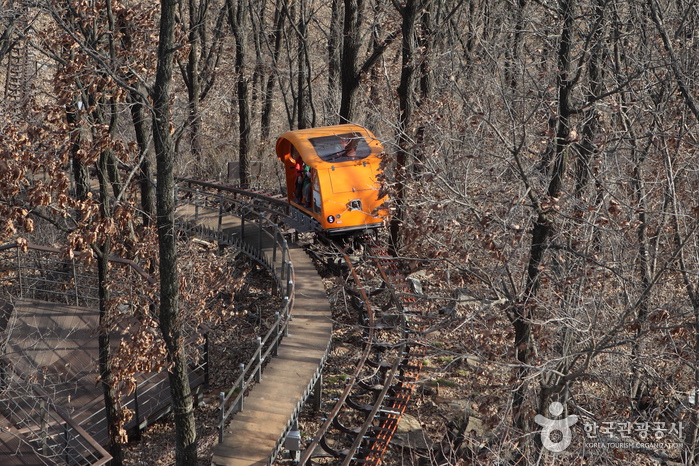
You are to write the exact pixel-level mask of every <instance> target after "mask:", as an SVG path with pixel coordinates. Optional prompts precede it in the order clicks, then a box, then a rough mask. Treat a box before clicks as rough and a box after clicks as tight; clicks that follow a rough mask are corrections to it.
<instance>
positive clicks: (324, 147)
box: [277, 124, 383, 169]
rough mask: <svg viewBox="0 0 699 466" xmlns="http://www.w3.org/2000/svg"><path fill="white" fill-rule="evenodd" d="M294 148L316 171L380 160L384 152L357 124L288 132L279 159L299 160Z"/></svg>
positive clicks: (280, 142)
mask: <svg viewBox="0 0 699 466" xmlns="http://www.w3.org/2000/svg"><path fill="white" fill-rule="evenodd" d="M292 145H293V147H294V149H296V150H297V151H298V152H299V154H300V156H301V159H302V160H303V162H304V163H306V165H309V166H311V167H313V168H316V169H318V168H325V166H326V165H331V164H332V165H337V164H341V163H343V162H356V161H359V160H364V159H367V158H374V157H378V155H379V154H380V153H381V152H383V146H382V145H381V143H380V142H379V140H378V139H376V137H374V135H373V134H372V133H371V132H370V131H369V130H367V129H365V128H362V127H361V126H358V125H353V124H345V125H336V126H325V127H320V128H309V129H300V130H295V131H287V132H286V133H284V134H282V135H281V136H280V137H279V139H278V140H277V157H279V159H281V160H284V159H285V158H286V157H287V156H288V157H290V158H291V159H293V160H295V159H296V157H295V154H292V149H291V147H292Z"/></svg>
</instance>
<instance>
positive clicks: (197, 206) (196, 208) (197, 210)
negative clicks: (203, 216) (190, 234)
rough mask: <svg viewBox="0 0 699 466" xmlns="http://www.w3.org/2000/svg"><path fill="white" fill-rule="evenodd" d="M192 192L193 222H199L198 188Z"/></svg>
mask: <svg viewBox="0 0 699 466" xmlns="http://www.w3.org/2000/svg"><path fill="white" fill-rule="evenodd" d="M194 192H195V194H194V222H195V223H199V189H196V190H195V191H194Z"/></svg>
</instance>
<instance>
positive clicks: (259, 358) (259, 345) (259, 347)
mask: <svg viewBox="0 0 699 466" xmlns="http://www.w3.org/2000/svg"><path fill="white" fill-rule="evenodd" d="M255 372H257V375H256V379H257V383H260V382H262V338H260V337H257V368H256V371H255Z"/></svg>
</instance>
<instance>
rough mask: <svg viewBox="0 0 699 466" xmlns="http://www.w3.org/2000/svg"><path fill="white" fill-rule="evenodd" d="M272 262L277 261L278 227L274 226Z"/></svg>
mask: <svg viewBox="0 0 699 466" xmlns="http://www.w3.org/2000/svg"><path fill="white" fill-rule="evenodd" d="M272 243H273V244H272V264H274V263H275V262H276V261H277V227H276V226H275V227H274V240H273V241H272Z"/></svg>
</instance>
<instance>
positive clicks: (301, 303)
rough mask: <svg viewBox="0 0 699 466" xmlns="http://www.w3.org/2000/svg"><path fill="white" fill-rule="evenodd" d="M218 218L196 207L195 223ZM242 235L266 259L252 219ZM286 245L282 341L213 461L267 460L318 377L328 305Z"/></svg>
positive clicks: (308, 265) (267, 245) (233, 225)
mask: <svg viewBox="0 0 699 466" xmlns="http://www.w3.org/2000/svg"><path fill="white" fill-rule="evenodd" d="M179 215H180V217H181V218H183V219H186V220H194V207H192V206H183V207H182V208H181V209H180V210H179ZM218 222H219V219H218V211H214V210H213V209H202V208H200V209H199V215H198V219H197V223H199V224H204V225H206V226H208V227H210V228H214V229H215V228H218ZM221 222H222V225H221V228H222V229H223V230H224V231H225V232H226V233H230V234H234V235H238V236H240V234H241V221H240V219H238V218H237V217H234V216H230V215H227V216H224V217H223V218H222V219H221ZM244 233H245V236H244V238H243V239H244V240H245V241H246V242H247V243H249V244H251V245H253V246H254V247H258V245H259V244H260V242H261V244H262V248H263V250H264V251H265V253H266V254H267V255H268V257H269V258H270V260H271V257H272V244H273V243H272V241H273V238H271V236H270V235H268V234H266V233H265V232H264V231H263V235H262V237H261V238H260V235H259V229H258V227H257V225H256V224H255V223H249V222H247V223H246V224H245V230H244ZM290 246H291V248H290V253H289V255H290V259H291V262H292V264H293V267H294V277H293V280H294V283H295V298H294V307H293V311H292V321H291V323H290V324H289V335H288V336H287V337H285V338H284V339H283V340H282V343H281V344H280V346H279V350H278V356H276V357H274V358H272V360H271V361H270V362H269V363H268V364H267V366H266V367H265V369H264V372H263V373H262V382H261V383H259V384H257V385H255V386H254V387H253V388H252V390H251V392H250V394H249V395H248V396H247V397H246V398H245V400H244V409H243V411H242V412H239V413H237V414H236V415H235V416H234V417H233V418H232V419H231V422H230V424H229V425H228V426H227V428H226V429H225V433H224V438H223V442H222V443H219V444H218V445H216V446H215V448H214V452H213V464H214V465H217V466H224V465H225V466H228V465H235V466H249V465H266V464H271V462H272V461H273V460H274V455H275V453H276V452H277V451H278V448H279V446H280V445H279V442H280V440H283V438H282V436H283V435H284V434H285V433H286V432H287V431H288V429H289V427H290V426H291V424H292V422H294V421H295V419H296V416H297V414H298V412H299V411H300V409H301V406H302V405H303V403H304V402H305V401H306V399H307V398H308V396H309V395H310V393H311V391H312V389H313V386H314V385H315V383H316V382H317V381H318V380H319V378H320V374H321V371H322V366H323V363H324V361H325V358H326V356H327V351H328V348H329V345H330V342H331V337H332V321H331V313H330V304H329V303H328V299H327V295H326V294H325V289H324V287H323V283H322V281H321V279H320V277H319V276H318V272H317V270H316V269H315V267H314V266H313V263H312V262H311V260H310V258H309V257H308V255H307V254H306V253H305V252H304V251H303V250H302V249H301V248H299V247H297V246H295V245H290ZM279 256H280V254H277V258H276V260H277V263H276V264H275V266H276V267H280V266H281V263H280V261H281V258H280V257H279ZM213 370H216V369H215V368H213Z"/></svg>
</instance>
